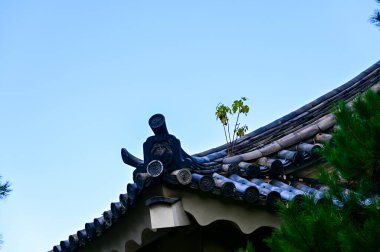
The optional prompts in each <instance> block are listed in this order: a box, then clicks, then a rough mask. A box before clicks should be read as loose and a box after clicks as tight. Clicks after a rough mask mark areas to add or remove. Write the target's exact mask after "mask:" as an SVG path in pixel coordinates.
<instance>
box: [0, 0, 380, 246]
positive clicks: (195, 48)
mask: <svg viewBox="0 0 380 252" xmlns="http://www.w3.org/2000/svg"><path fill="white" fill-rule="evenodd" d="M375 8H376V4H375V1H372V0H334V1H331V0H322V1H253V0H249V1H248V0H239V1H231V0H230V1H227V0H207V1H205V0H202V1H197V0H192V1H144V0H139V1H136V0H135V1H131V0H129V1H128V0H127V1H47V0H46V1H17V0H16V1H6V0H4V1H1V2H0V116H1V117H0V118H1V119H0V120H1V121H0V122H1V124H0V174H1V175H2V176H3V177H4V178H5V179H7V180H10V181H11V182H12V188H13V192H12V193H11V195H10V196H9V197H8V198H7V199H6V200H3V201H1V202H0V233H1V234H2V235H3V240H4V244H3V245H2V251H7V252H18V251H32V252H33V251H47V250H49V249H51V248H52V246H53V245H55V244H58V243H59V242H60V241H61V240H63V239H67V238H68V236H69V235H70V234H72V233H75V232H76V231H77V230H79V229H83V228H84V224H85V223H86V222H89V221H92V220H93V219H94V218H95V217H99V216H100V215H101V214H102V213H103V211H105V210H108V209H109V207H110V205H109V204H110V203H111V202H113V201H117V200H118V196H119V194H120V193H124V192H125V187H126V185H127V183H129V182H131V175H132V171H133V170H132V168H131V167H127V166H126V165H124V164H123V163H122V160H121V157H120V148H122V147H126V148H127V149H128V150H129V151H130V152H131V153H133V154H135V155H137V156H139V157H141V156H142V144H143V142H144V141H145V139H146V138H147V137H148V136H150V135H152V133H151V131H150V128H149V127H148V124H147V121H148V119H149V117H150V116H151V115H152V114H154V113H157V112H159V113H163V114H164V115H165V116H166V120H167V126H168V129H169V131H170V132H171V133H172V134H175V135H176V136H177V137H178V138H179V139H180V140H181V142H182V146H183V147H184V149H185V150H187V151H188V152H189V153H196V152H200V151H203V150H206V149H209V148H211V147H215V146H218V145H220V144H223V141H224V136H223V131H222V128H221V126H220V125H219V124H218V123H217V121H216V120H215V117H214V111H215V107H216V105H217V104H218V103H219V102H223V103H226V104H230V103H231V102H232V101H233V100H234V99H236V98H239V97H241V96H247V97H248V98H249V101H248V104H249V105H250V107H251V112H250V114H249V116H248V117H247V118H243V119H244V122H246V123H247V124H248V126H249V129H250V130H253V129H255V128H258V127H259V126H262V125H265V124H267V123H269V122H271V121H273V120H275V119H277V118H279V117H281V116H283V115H285V114H287V113H289V112H291V111H293V110H295V109H297V108H298V107H300V106H302V105H304V104H306V103H307V102H310V101H311V100H313V99H315V98H317V97H319V96H320V95H323V94H325V93H326V92H328V91H330V90H332V89H334V88H335V87H337V86H339V85H341V84H343V83H345V82H346V81H348V80H350V79H351V78H352V77H354V76H356V75H357V74H359V73H360V72H361V71H363V70H365V69H366V68H367V67H369V66H370V65H372V64H373V63H375V62H376V61H378V60H379V59H380V57H379V56H380V46H379V45H380V31H379V30H378V28H376V27H375V26H373V25H372V24H370V23H369V21H368V20H369V17H370V15H371V14H372V13H373V11H374V9H375Z"/></svg>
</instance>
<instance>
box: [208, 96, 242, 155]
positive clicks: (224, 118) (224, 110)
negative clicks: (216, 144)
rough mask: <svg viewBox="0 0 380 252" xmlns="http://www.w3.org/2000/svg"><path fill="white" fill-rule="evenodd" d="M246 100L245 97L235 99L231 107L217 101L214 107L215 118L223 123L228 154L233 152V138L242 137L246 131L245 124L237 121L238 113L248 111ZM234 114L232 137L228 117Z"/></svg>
mask: <svg viewBox="0 0 380 252" xmlns="http://www.w3.org/2000/svg"><path fill="white" fill-rule="evenodd" d="M246 100H247V98H245V97H241V98H240V99H239V100H235V101H234V102H233V103H232V105H231V107H228V106H226V105H224V104H222V103H219V104H218V106H217V107H216V112H215V115H216V119H217V120H219V121H220V122H221V123H222V125H223V130H224V136H225V138H226V142H227V145H228V154H229V155H232V154H233V151H234V144H235V140H236V139H237V138H238V137H243V136H244V135H245V132H247V131H248V126H247V125H243V126H240V123H239V117H240V114H243V115H245V116H247V114H248V112H249V107H248V105H246V104H244V102H245V101H246ZM235 115H236V120H235V124H234V129H233V132H232V137H231V132H230V117H231V116H235Z"/></svg>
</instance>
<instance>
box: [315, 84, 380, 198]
mask: <svg viewBox="0 0 380 252" xmlns="http://www.w3.org/2000/svg"><path fill="white" fill-rule="evenodd" d="M334 114H335V116H336V120H337V124H338V125H339V130H337V131H336V132H335V133H334V134H333V139H334V143H335V144H334V145H326V146H325V148H324V150H323V151H322V154H323V156H324V157H325V158H326V160H327V161H328V162H329V163H331V164H332V165H333V166H334V167H335V168H336V169H337V171H338V172H339V173H340V174H341V176H342V177H343V178H345V179H346V180H348V182H349V183H350V185H351V186H352V188H353V189H355V190H360V193H364V194H368V193H370V192H374V193H380V155H379V153H380V96H379V95H377V94H375V93H374V92H372V91H370V92H366V93H365V94H364V95H363V96H361V97H359V98H357V99H356V100H355V101H354V102H353V105H352V109H350V108H349V107H348V106H346V105H345V104H344V103H343V102H341V103H339V104H338V106H337V107H336V108H335V110H334Z"/></svg>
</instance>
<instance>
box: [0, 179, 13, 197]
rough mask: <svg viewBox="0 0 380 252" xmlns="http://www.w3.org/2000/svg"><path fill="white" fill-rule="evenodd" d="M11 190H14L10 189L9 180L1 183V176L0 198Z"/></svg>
mask: <svg viewBox="0 0 380 252" xmlns="http://www.w3.org/2000/svg"><path fill="white" fill-rule="evenodd" d="M11 191H12V190H11V189H10V183H9V182H8V181H6V182H5V183H1V176H0V199H3V198H5V197H7V196H8V195H9V193H10V192H11Z"/></svg>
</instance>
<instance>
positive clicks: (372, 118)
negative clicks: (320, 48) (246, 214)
mask: <svg viewBox="0 0 380 252" xmlns="http://www.w3.org/2000/svg"><path fill="white" fill-rule="evenodd" d="M334 114H335V115H336V118H337V124H338V126H339V127H338V129H337V130H336V132H335V133H334V134H333V143H332V144H326V145H325V148H324V149H323V150H322V152H321V153H322V155H323V156H324V158H325V159H326V161H327V162H329V163H331V164H332V165H333V166H334V167H335V170H334V171H333V172H330V173H328V172H326V171H323V170H322V171H321V174H320V176H319V180H320V181H322V182H323V183H325V184H326V185H327V186H328V187H329V190H328V191H327V192H326V193H325V194H324V199H323V203H320V204H316V203H315V201H316V199H314V198H305V199H304V201H303V202H302V204H301V205H300V204H297V203H296V202H289V203H288V204H287V205H281V206H279V214H280V216H281V218H282V221H283V222H282V225H281V227H280V228H279V229H277V230H276V231H274V233H273V235H272V236H271V237H270V238H268V239H267V240H266V241H267V243H268V245H269V246H270V248H271V249H272V251H380V243H379V242H378V239H379V237H380V228H379V227H380V211H379V210H380V202H379V201H380V200H379V196H378V193H379V183H380V177H379V165H380V155H379V153H380V152H379V151H380V144H379V142H380V141H379V140H380V96H379V95H377V94H375V93H374V92H372V91H368V92H366V93H365V94H364V95H363V96H361V97H359V98H357V99H356V100H355V101H354V102H353V103H352V106H351V108H350V106H346V105H345V104H344V103H343V102H341V103H339V104H338V105H337V106H336V108H335V109H334ZM343 186H348V187H350V189H354V190H348V189H346V188H345V187H343Z"/></svg>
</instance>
